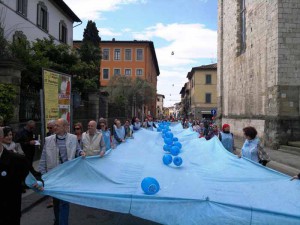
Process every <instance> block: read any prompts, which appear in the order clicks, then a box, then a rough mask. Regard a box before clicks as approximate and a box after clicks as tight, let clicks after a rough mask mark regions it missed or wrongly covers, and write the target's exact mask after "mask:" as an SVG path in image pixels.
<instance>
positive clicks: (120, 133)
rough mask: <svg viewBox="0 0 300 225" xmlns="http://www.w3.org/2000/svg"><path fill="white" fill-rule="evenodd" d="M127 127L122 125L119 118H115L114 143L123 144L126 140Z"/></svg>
mask: <svg viewBox="0 0 300 225" xmlns="http://www.w3.org/2000/svg"><path fill="white" fill-rule="evenodd" d="M125 135H126V134H125V128H124V126H122V124H121V121H120V120H118V119H115V124H114V144H115V146H117V145H118V144H121V143H122V142H125Z"/></svg>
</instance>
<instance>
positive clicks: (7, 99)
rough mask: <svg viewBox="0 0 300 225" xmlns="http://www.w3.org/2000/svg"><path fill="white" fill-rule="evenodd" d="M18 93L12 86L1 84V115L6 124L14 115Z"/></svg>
mask: <svg viewBox="0 0 300 225" xmlns="http://www.w3.org/2000/svg"><path fill="white" fill-rule="evenodd" d="M15 98H16V91H15V89H14V88H13V86H12V85H11V84H0V115H1V117H2V118H3V121H4V123H6V122H8V121H9V120H10V119H11V118H12V117H13V113H14V108H15V103H14V101H13V99H15Z"/></svg>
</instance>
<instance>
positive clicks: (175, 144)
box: [173, 141, 182, 149]
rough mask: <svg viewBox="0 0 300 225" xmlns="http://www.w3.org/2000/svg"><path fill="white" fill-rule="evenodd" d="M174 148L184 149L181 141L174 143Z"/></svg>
mask: <svg viewBox="0 0 300 225" xmlns="http://www.w3.org/2000/svg"><path fill="white" fill-rule="evenodd" d="M173 146H177V147H178V148H179V149H181V147H182V145H181V143H180V142H179V141H175V142H174V143H173Z"/></svg>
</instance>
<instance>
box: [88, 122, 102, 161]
mask: <svg viewBox="0 0 300 225" xmlns="http://www.w3.org/2000/svg"><path fill="white" fill-rule="evenodd" d="M82 148H83V151H84V152H85V154H86V155H87V156H94V155H99V156H100V157H103V156H104V154H105V150H106V146H105V142H104V138H103V136H102V133H101V132H99V131H97V122H96V121H94V120H91V121H90V122H89V123H88V131H87V132H84V133H83V134H82Z"/></svg>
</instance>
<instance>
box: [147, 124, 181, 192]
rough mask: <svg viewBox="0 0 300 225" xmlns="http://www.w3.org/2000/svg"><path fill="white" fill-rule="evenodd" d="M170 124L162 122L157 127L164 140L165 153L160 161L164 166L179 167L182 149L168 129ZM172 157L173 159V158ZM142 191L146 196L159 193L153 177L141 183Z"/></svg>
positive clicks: (157, 184) (156, 182)
mask: <svg viewBox="0 0 300 225" xmlns="http://www.w3.org/2000/svg"><path fill="white" fill-rule="evenodd" d="M170 124H171V123H170V122H163V123H160V124H159V125H158V128H157V132H162V138H163V139H164V146H163V150H164V151H165V152H166V154H164V156H163V158H162V160H163V163H164V164H165V165H170V164H171V163H172V162H173V163H174V165H175V166H181V164H182V158H181V157H180V156H178V155H179V153H180V149H181V148H182V145H181V143H180V142H179V141H178V138H177V137H174V135H173V133H172V132H171V129H170V127H169V126H170ZM173 156H174V158H173ZM141 187H142V190H143V191H144V193H145V194H147V195H154V194H156V193H157V192H158V191H159V188H160V187H159V183H158V181H157V180H156V179H155V178H153V177H146V178H144V179H143V180H142V183H141Z"/></svg>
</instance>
